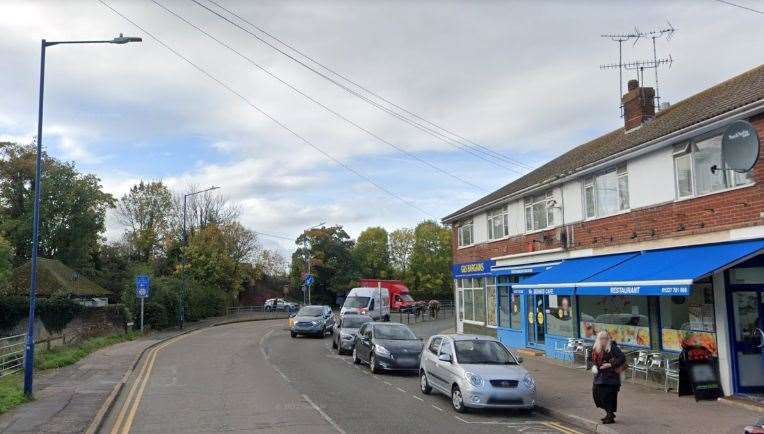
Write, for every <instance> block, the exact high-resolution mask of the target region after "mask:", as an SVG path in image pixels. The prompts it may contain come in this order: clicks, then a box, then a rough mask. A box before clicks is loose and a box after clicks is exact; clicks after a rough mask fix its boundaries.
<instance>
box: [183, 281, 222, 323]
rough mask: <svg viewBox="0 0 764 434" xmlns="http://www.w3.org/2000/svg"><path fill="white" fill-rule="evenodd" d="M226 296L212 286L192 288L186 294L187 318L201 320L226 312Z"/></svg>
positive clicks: (188, 319)
mask: <svg viewBox="0 0 764 434" xmlns="http://www.w3.org/2000/svg"><path fill="white" fill-rule="evenodd" d="M225 301H226V296H225V294H223V293H222V292H221V291H218V290H215V289H212V288H199V287H197V288H192V289H190V290H189V291H188V294H187V295H186V315H185V316H186V320H187V321H199V320H200V319H204V318H209V317H211V316H217V315H222V314H223V313H224V312H225Z"/></svg>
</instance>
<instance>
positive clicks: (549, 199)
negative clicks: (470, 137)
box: [443, 65, 764, 394]
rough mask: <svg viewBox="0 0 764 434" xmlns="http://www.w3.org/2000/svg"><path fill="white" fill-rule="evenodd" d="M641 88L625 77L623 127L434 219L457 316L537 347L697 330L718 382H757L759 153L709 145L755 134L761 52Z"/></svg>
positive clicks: (763, 290)
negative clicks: (681, 94) (682, 86)
mask: <svg viewBox="0 0 764 434" xmlns="http://www.w3.org/2000/svg"><path fill="white" fill-rule="evenodd" d="M653 101H654V91H653V89H651V88H647V87H641V86H640V85H639V84H638V83H637V82H636V80H632V81H630V82H629V84H628V92H627V93H626V94H625V95H624V96H623V99H622V104H623V108H624V126H623V127H622V128H619V129H617V130H615V131H612V132H610V133H608V134H605V135H603V136H601V137H598V138H596V139H594V140H591V141H589V142H587V143H584V144H582V145H580V146H578V147H575V148H573V149H572V150H570V151H568V152H566V153H564V154H562V155H561V156H559V157H557V158H555V159H553V160H552V161H550V162H548V163H547V164H544V165H543V166H541V167H539V168H538V169H536V170H534V171H532V172H530V173H528V174H527V175H524V176H522V177H521V178H519V179H517V180H515V181H513V182H511V183H510V184H508V185H506V186H504V187H502V188H500V189H498V190H496V191H494V192H493V193H490V194H488V195H487V196H485V197H482V198H480V199H478V200H477V201H475V202H473V203H471V204H469V205H467V206H465V207H463V208H461V209H459V210H457V211H455V212H453V213H451V214H450V215H448V216H446V217H444V218H443V222H444V223H446V224H449V225H451V227H452V228H453V231H454V236H453V240H454V245H453V254H454V255H453V256H454V279H455V288H456V290H455V291H456V297H455V299H456V300H457V306H458V310H459V318H458V320H457V329H458V331H459V332H477V333H487V334H495V335H496V336H498V337H499V338H500V339H501V340H502V341H503V342H505V343H506V344H508V345H509V346H511V347H513V348H532V349H535V350H537V351H542V352H544V353H546V355H547V356H550V357H561V356H564V353H563V352H562V351H561V349H562V348H564V346H565V345H566V344H567V342H568V339H570V338H583V339H589V338H591V337H593V334H594V333H596V332H597V331H599V330H607V331H609V332H610V333H611V335H613V336H614V337H615V338H616V340H617V341H618V342H619V343H620V344H621V345H622V346H625V347H627V348H633V349H649V350H650V351H657V352H664V353H668V354H671V353H677V352H679V351H680V350H681V347H682V345H683V344H688V343H689V344H701V345H704V346H706V347H707V348H709V349H710V350H711V351H712V352H713V353H714V354H716V355H717V356H718V360H719V366H720V375H721V380H722V385H723V388H724V391H725V393H727V394H732V393H735V392H764V360H763V359H762V353H761V350H760V349H759V348H758V346H759V345H760V344H762V343H763V341H762V339H763V338H764V331H762V329H764V255H761V256H759V255H760V253H762V252H764V162H762V161H758V162H757V163H756V165H755V166H754V167H753V168H752V169H751V170H748V171H745V172H740V171H734V170H729V167H727V164H728V161H725V160H723V159H722V141H723V137H724V136H725V133H728V134H730V135H731V136H732V135H733V134H732V133H733V131H732V129H731V128H733V127H735V128H738V129H741V130H740V131H737V132H739V133H740V134H739V135H738V136H737V137H741V136H744V135H748V136H749V137H748V138H747V139H746V140H751V139H755V135H754V134H752V133H753V132H757V133H758V136H764V65H762V66H759V67H757V68H754V69H752V70H750V71H748V72H745V73H743V74H741V75H739V76H736V77H734V78H731V79H729V80H727V81H725V82H723V83H720V84H718V85H716V86H714V87H711V88H709V89H707V90H705V91H703V92H701V93H698V94H696V95H693V96H691V97H689V98H687V99H685V100H683V101H680V102H678V103H676V104H674V105H672V106H670V107H668V108H665V109H663V110H661V111H658V112H656V110H655V107H654V105H653V104H654V103H653ZM740 121H744V122H740ZM733 123H734V125H733V126H732V127H731V125H732V124H733ZM746 128H748V129H746ZM743 130H744V131H743ZM728 140H729V143H731V142H732V141H734V140H732V137H730V138H729V139H728ZM725 146H726V149H731V147H732V145H726V144H725ZM751 149H754V148H751Z"/></svg>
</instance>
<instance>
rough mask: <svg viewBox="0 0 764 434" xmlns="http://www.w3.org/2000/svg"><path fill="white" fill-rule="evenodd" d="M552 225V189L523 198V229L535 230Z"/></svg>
mask: <svg viewBox="0 0 764 434" xmlns="http://www.w3.org/2000/svg"><path fill="white" fill-rule="evenodd" d="M552 226H554V196H553V195H552V190H549V191H548V192H546V193H545V194H540V195H538V196H533V197H530V198H527V199H525V229H526V230H527V231H535V230H539V229H545V228H549V227H552Z"/></svg>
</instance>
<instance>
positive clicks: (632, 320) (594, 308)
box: [578, 295, 650, 347]
mask: <svg viewBox="0 0 764 434" xmlns="http://www.w3.org/2000/svg"><path fill="white" fill-rule="evenodd" d="M578 309H579V312H580V320H581V323H580V327H581V337H583V338H585V339H594V337H595V336H596V335H597V333H599V332H601V331H603V330H604V331H606V332H608V333H609V334H610V336H611V337H612V338H613V339H614V340H615V341H616V342H618V343H619V344H623V345H628V346H634V347H649V346H650V319H649V316H648V310H647V309H648V307H647V297H636V296H620V295H618V296H615V295H608V296H602V297H600V296H591V295H585V296H580V297H578Z"/></svg>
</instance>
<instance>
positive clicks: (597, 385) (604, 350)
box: [591, 331, 626, 424]
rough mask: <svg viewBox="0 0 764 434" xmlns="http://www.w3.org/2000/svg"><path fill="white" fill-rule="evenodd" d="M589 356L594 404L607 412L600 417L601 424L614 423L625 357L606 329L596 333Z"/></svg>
mask: <svg viewBox="0 0 764 434" xmlns="http://www.w3.org/2000/svg"><path fill="white" fill-rule="evenodd" d="M591 357H592V372H593V373H594V385H593V387H592V395H593V397H594V404H595V405H596V406H597V407H598V408H601V409H603V410H605V412H606V413H607V414H606V416H605V417H603V418H602V423H603V424H610V423H614V422H615V412H616V411H617V409H618V391H619V390H620V389H621V372H623V368H624V366H625V364H626V357H625V356H624V355H623V352H622V351H621V349H620V348H618V345H617V344H616V343H615V342H614V341H612V340H611V339H610V335H608V333H607V332H606V331H601V332H599V333H597V340H596V341H595V342H594V348H592V356H591Z"/></svg>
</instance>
